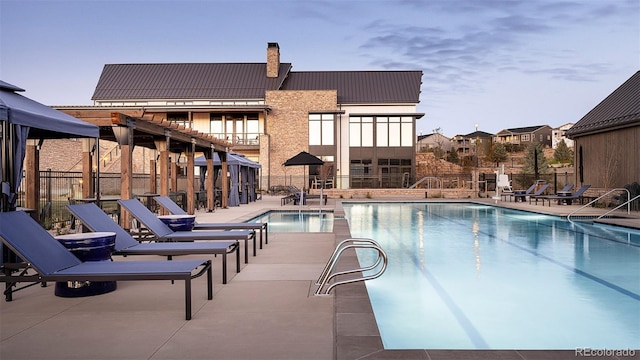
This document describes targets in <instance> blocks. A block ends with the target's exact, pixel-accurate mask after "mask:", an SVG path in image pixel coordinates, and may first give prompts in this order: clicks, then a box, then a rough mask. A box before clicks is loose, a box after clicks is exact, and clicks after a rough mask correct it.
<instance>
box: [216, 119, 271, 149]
mask: <svg viewBox="0 0 640 360" xmlns="http://www.w3.org/2000/svg"><path fill="white" fill-rule="evenodd" d="M209 119H210V129H211V130H210V131H211V132H210V133H211V135H213V136H215V137H216V138H218V139H223V140H226V141H228V142H231V143H234V144H247V145H258V144H259V141H258V140H259V136H260V121H259V115H258V113H250V114H229V115H220V114H211V115H210V118H209Z"/></svg>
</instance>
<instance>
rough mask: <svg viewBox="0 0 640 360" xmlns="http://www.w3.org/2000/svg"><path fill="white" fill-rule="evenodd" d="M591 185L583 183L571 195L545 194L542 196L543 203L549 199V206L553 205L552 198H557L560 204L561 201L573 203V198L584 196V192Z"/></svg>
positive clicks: (568, 203)
mask: <svg viewBox="0 0 640 360" xmlns="http://www.w3.org/2000/svg"><path fill="white" fill-rule="evenodd" d="M590 187H591V185H582V186H581V187H580V188H579V189H578V190H577V191H576V192H575V193H573V194H571V195H569V196H561V195H549V196H543V197H542V205H544V201H545V200H548V201H549V206H551V200H557V201H558V204H560V203H561V202H565V204H567V205H571V202H572V201H573V200H577V199H581V198H582V194H584V192H585V191H587V189H588V188H590Z"/></svg>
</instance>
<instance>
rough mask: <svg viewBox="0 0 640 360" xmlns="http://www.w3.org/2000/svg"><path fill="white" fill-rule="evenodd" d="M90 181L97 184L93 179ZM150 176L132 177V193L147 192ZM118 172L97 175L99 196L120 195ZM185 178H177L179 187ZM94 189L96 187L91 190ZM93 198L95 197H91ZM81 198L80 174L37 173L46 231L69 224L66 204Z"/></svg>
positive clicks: (22, 190)
mask: <svg viewBox="0 0 640 360" xmlns="http://www.w3.org/2000/svg"><path fill="white" fill-rule="evenodd" d="M92 181H94V182H95V181H96V179H95V177H94V178H93V180H92ZM149 183H150V178H149V174H133V183H132V184H133V185H132V189H131V190H132V193H133V194H143V193H145V192H148V191H149ZM120 184H121V180H120V173H100V184H99V185H100V186H99V189H100V194H101V195H103V196H104V195H120ZM180 185H186V179H182V180H181V179H178V186H180ZM25 186H26V184H25V181H24V178H23V181H22V182H21V183H20V190H19V192H18V202H17V205H18V206H25ZM94 188H95V187H94ZM94 195H95V194H94ZM81 198H82V172H69V171H52V170H45V171H40V201H39V205H40V213H39V214H38V218H39V219H40V223H41V224H42V225H43V226H45V228H47V229H51V228H55V227H64V226H66V225H68V224H69V222H70V221H71V214H70V213H69V211H67V208H66V205H67V204H69V202H70V200H73V199H81Z"/></svg>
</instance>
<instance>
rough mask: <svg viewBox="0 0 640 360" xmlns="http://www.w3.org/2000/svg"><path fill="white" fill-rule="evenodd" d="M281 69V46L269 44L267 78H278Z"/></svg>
mask: <svg viewBox="0 0 640 360" xmlns="http://www.w3.org/2000/svg"><path fill="white" fill-rule="evenodd" d="M279 69H280V45H278V43H275V42H274V43H267V77H270V78H276V77H278V72H279V71H278V70H279Z"/></svg>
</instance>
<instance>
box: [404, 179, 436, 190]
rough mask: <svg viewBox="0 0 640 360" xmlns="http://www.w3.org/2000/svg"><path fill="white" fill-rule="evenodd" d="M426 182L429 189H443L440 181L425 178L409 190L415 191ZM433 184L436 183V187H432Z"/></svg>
mask: <svg viewBox="0 0 640 360" xmlns="http://www.w3.org/2000/svg"><path fill="white" fill-rule="evenodd" d="M424 182H426V183H427V189H442V183H441V182H440V179H438V178H436V177H433V176H425V177H423V178H422V179H420V180H418V182H416V183H415V184H413V185H411V186H409V189H415V188H416V187H417V186H418V185H420V184H422V183H424ZM432 183H435V184H436V187H433V186H431V184H432Z"/></svg>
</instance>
